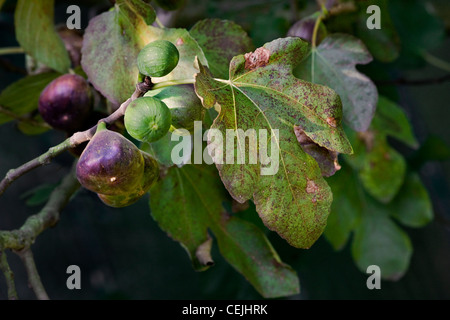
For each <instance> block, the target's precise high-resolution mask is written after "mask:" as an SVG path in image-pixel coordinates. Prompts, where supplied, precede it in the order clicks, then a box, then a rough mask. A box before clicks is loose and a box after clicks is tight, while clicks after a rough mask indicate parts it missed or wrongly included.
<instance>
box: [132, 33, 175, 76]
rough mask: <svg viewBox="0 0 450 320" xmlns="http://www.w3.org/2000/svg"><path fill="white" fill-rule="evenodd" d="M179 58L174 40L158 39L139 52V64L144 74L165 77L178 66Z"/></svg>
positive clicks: (140, 70)
mask: <svg viewBox="0 0 450 320" xmlns="http://www.w3.org/2000/svg"><path fill="white" fill-rule="evenodd" d="M179 58H180V54H179V52H178V49H177V47H175V45H174V44H173V43H172V42H170V41H167V40H156V41H153V42H150V43H149V44H147V45H146V46H145V47H144V48H143V49H142V50H141V51H140V52H139V54H138V57H137V66H138V69H139V72H140V73H142V74H143V75H146V76H149V77H164V76H165V75H167V74H168V73H169V72H171V71H172V70H173V69H174V68H175V67H176V66H177V64H178V60H179Z"/></svg>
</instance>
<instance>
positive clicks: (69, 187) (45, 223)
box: [0, 162, 80, 251]
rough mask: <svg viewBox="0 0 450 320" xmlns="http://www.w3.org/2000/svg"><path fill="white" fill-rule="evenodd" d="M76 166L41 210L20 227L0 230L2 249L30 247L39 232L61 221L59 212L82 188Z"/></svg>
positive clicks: (0, 245)
mask: <svg viewBox="0 0 450 320" xmlns="http://www.w3.org/2000/svg"><path fill="white" fill-rule="evenodd" d="M75 168H76V162H75V163H74V165H73V167H72V169H71V171H70V173H69V174H68V175H67V176H65V177H64V179H63V180H62V181H61V184H60V185H59V186H57V187H56V188H55V190H53V192H52V193H51V194H50V197H49V199H48V201H47V203H46V204H45V206H44V207H43V208H42V209H41V211H40V212H39V213H37V214H35V215H32V216H30V217H28V219H27V220H26V221H25V223H24V224H23V225H22V227H21V228H20V229H16V230H11V231H0V251H4V250H5V249H12V250H15V251H21V250H24V249H26V248H29V247H30V246H31V245H32V244H33V242H34V240H35V239H36V237H37V236H38V235H39V234H41V233H42V232H43V231H44V230H45V229H48V228H50V227H53V226H54V225H55V224H56V223H57V222H58V221H59V216H60V215H59V213H60V212H61V210H62V209H63V208H64V207H65V206H66V204H67V203H68V202H69V200H70V198H71V197H72V195H73V194H74V193H75V192H76V191H77V190H78V189H79V188H80V183H79V182H78V180H77V177H76V174H75Z"/></svg>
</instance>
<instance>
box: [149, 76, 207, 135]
mask: <svg viewBox="0 0 450 320" xmlns="http://www.w3.org/2000/svg"><path fill="white" fill-rule="evenodd" d="M145 96H152V97H154V98H157V99H160V100H161V101H162V102H164V103H165V104H166V105H167V106H168V107H169V109H170V113H171V114H172V125H173V126H174V127H175V128H176V129H181V128H183V129H186V130H188V131H189V132H191V133H193V131H194V121H202V120H203V117H204V115H205V108H203V106H202V102H201V101H200V99H199V98H198V97H197V95H196V94H195V91H194V86H193V85H192V84H183V85H178V86H171V87H167V88H163V89H160V90H150V91H148V92H147V93H146V94H145Z"/></svg>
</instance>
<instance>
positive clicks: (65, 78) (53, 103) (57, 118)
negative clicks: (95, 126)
mask: <svg viewBox="0 0 450 320" xmlns="http://www.w3.org/2000/svg"><path fill="white" fill-rule="evenodd" d="M91 110H92V104H91V94H90V88H89V84H88V83H87V81H86V80H85V79H84V78H83V77H81V76H79V75H76V74H65V75H62V76H60V77H58V78H56V79H55V80H53V81H52V82H50V83H49V84H48V85H47V86H46V87H45V89H44V90H43V91H42V92H41V95H40V96H39V113H40V114H41V116H42V118H43V119H44V120H45V121H46V122H47V123H48V124H49V125H51V126H52V127H53V128H55V129H59V130H62V131H66V132H75V131H78V130H79V129H80V128H81V127H82V126H83V124H84V123H85V121H86V120H87V119H88V117H89V115H90V113H91Z"/></svg>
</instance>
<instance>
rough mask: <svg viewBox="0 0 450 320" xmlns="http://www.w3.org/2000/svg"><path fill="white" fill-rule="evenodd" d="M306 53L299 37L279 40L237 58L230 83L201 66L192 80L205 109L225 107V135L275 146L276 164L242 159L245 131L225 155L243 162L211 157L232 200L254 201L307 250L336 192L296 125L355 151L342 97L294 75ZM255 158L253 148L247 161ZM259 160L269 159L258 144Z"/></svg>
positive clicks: (318, 139) (268, 221) (217, 125)
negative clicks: (346, 127) (346, 129)
mask: <svg viewBox="0 0 450 320" xmlns="http://www.w3.org/2000/svg"><path fill="white" fill-rule="evenodd" d="M307 52H308V44H307V43H306V42H305V41H303V40H301V39H300V38H283V39H277V40H275V41H272V42H270V43H267V44H265V45H264V47H261V48H258V49H256V50H255V51H254V52H253V53H247V54H245V55H240V56H237V57H234V58H233V60H232V61H231V63H230V72H229V74H230V80H229V81H226V80H217V79H214V78H213V77H212V76H211V74H210V72H209V70H208V69H207V68H205V67H203V66H202V65H201V64H199V68H200V73H198V74H197V75H196V83H195V88H196V92H197V95H198V96H199V97H200V99H201V100H202V103H203V106H204V107H206V108H211V107H213V106H215V108H216V109H220V112H219V115H218V117H217V118H216V119H215V120H214V123H213V125H212V127H211V128H212V129H216V130H219V131H220V132H221V134H222V136H223V137H225V136H226V132H227V131H229V130H230V129H231V131H233V132H239V131H241V132H243V133H244V134H245V133H247V134H248V133H250V134H251V132H252V130H257V131H258V132H259V134H260V135H261V132H262V133H265V134H266V136H265V139H261V137H260V143H261V141H264V140H266V141H267V140H269V141H270V145H271V154H272V157H271V158H270V159H271V160H272V162H271V165H272V166H271V167H269V165H268V164H266V163H265V164H264V165H262V164H261V162H257V161H255V162H256V163H255V164H253V163H250V162H251V160H250V159H249V161H245V155H246V145H247V143H246V142H245V136H243V137H242V135H240V134H237V143H234V141H233V144H232V147H231V148H230V147H229V146H227V152H226V153H227V157H228V156H230V155H231V156H232V157H234V155H237V162H238V163H230V161H227V160H226V159H223V155H224V154H223V153H221V152H217V154H212V157H213V159H215V163H216V166H217V168H218V169H219V173H220V176H221V179H222V181H223V183H224V185H225V187H226V188H227V190H228V192H229V193H230V194H231V196H232V197H233V198H234V199H235V200H237V201H238V202H240V203H242V202H245V201H247V200H249V199H251V198H253V200H254V202H255V205H256V209H257V211H258V213H259V215H260V217H261V219H262V220H263V222H264V224H265V225H266V226H267V227H268V228H269V229H271V230H273V231H276V232H277V233H278V234H279V235H280V236H281V237H283V238H284V239H286V240H287V241H288V242H289V243H290V244H291V245H293V246H295V247H299V248H309V247H310V246H311V245H312V244H313V243H314V242H315V241H316V240H317V238H318V237H319V236H320V235H321V234H322V232H323V230H324V228H325V225H326V219H327V216H328V212H329V208H330V205H331V200H332V194H331V192H330V189H329V187H328V185H327V183H326V182H325V180H324V179H323V178H322V173H321V170H320V168H319V166H318V164H317V162H316V161H315V160H314V158H312V157H311V156H310V155H308V154H307V153H306V152H305V151H304V150H303V149H302V147H301V145H300V143H298V141H297V138H296V136H295V132H294V126H298V127H301V129H302V130H303V132H304V133H305V134H306V136H308V137H309V138H310V139H311V140H312V141H314V142H315V143H316V144H318V145H320V146H322V147H324V148H327V149H328V150H331V151H336V152H339V153H351V152H352V148H351V145H350V144H349V142H348V140H347V138H346V136H345V133H344V131H343V129H342V127H341V118H342V110H341V104H340V99H339V96H338V95H337V94H336V93H335V92H334V91H333V90H332V89H330V88H328V87H325V86H321V85H315V84H311V83H309V82H306V81H303V80H300V79H297V78H295V77H294V76H293V75H292V68H293V64H294V62H296V61H298V60H299V59H301V57H302V56H305V55H306V54H307ZM238 129H239V131H238ZM277 132H278V136H277ZM224 139H225V138H224ZM211 141H214V139H213V137H211V136H209V137H208V142H211ZM212 153H214V152H212ZM255 154H256V150H254V149H253V150H249V158H250V157H251V156H252V155H255ZM259 155H260V156H261V157H262V158H264V155H263V152H262V150H261V146H260V150H259ZM266 160H267V159H266ZM247 162H248V163H247Z"/></svg>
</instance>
